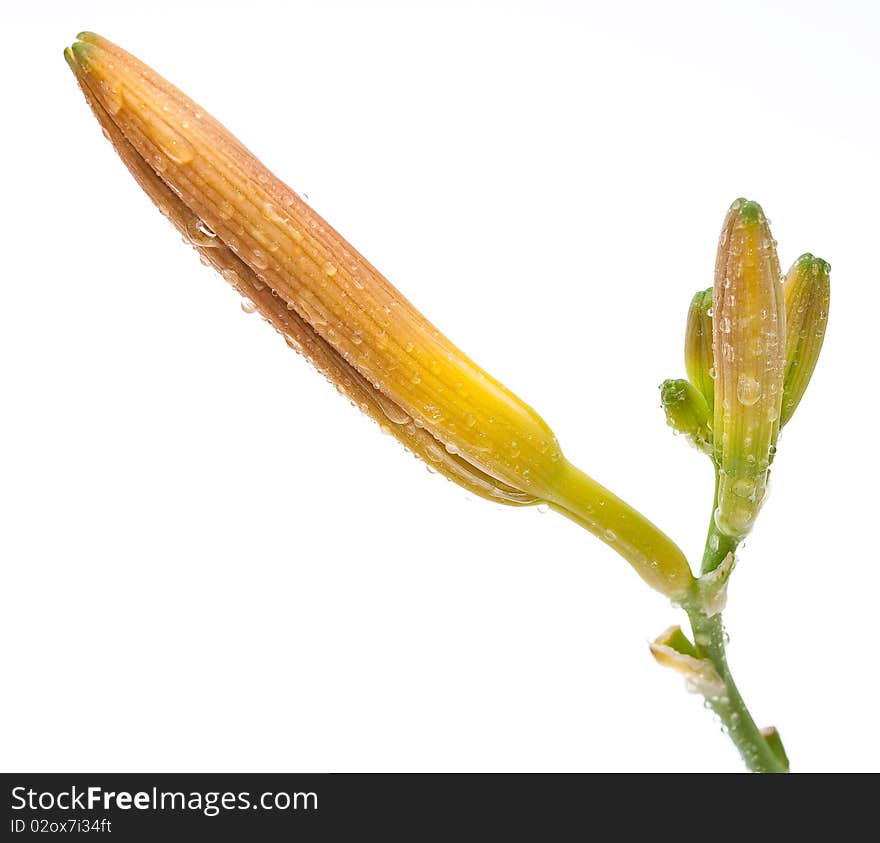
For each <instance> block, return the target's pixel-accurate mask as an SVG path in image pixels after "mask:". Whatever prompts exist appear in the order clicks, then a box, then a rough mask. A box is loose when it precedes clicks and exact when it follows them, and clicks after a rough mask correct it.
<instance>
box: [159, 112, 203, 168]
mask: <svg viewBox="0 0 880 843" xmlns="http://www.w3.org/2000/svg"><path fill="white" fill-rule="evenodd" d="M160 123H161V121H159V123H157V124H156V125H155V126H154V128H153V137H154V138H155V141H156V145H157V146H158V147H159V149H161V150H162V152H164V153H165V154H166V155H167V156H168V157H169V158H170V159H171V160H172V161H173V162H174V163H175V164H189V163H190V161H192V160H193V158H195V157H196V151H195V150H194V149H193V148H192V147H191V146H190V145H189V142H188V141H186V140H185V139H184V138H183V137H182V136H181V135H179V134H177V132H175V131H174V129H172V128H171V127H170V126H168V125H167V124H164V123H161V125H160Z"/></svg>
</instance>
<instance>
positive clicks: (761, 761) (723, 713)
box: [685, 473, 788, 773]
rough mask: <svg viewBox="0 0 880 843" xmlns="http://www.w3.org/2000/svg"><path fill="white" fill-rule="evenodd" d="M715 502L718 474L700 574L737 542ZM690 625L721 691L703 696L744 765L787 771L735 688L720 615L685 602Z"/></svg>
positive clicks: (779, 751) (765, 770)
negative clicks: (724, 528)
mask: <svg viewBox="0 0 880 843" xmlns="http://www.w3.org/2000/svg"><path fill="white" fill-rule="evenodd" d="M717 504H718V477H717V473H716V477H715V497H714V500H713V503H712V518H711V520H710V522H709V531H708V535H707V537H706V548H705V551H704V553H703V564H702V566H701V570H702V572H703V573H704V574H706V573H709V572H710V571H714V570H715V569H716V568H717V567H718V566H719V565H720V564H721V563H722V562H723V561H724V559H725V558H726V557H727V554H728V553H733V552H735V551H736V547H737V542H736V541H735V540H733V539H731V538H730V537H729V536H725V535H724V534H722V533H721V532H720V531H719V530H718V528H717V526H716V525H715V517H714V515H715V507H716V506H717ZM685 608H686V609H687V613H688V617H689V618H690V621H691V627H692V628H693V631H694V643H695V644H696V646H697V647H698V648H699V651H700V655H701V656H702V657H703V658H706V659H708V660H709V661H710V662H711V663H712V666H713V667H714V668H715V670H716V671H717V672H718V675H719V676H720V677H721V680H722V681H723V682H724V691H723V692H722V693H721V694H719V695H718V696H713V697H707V698H706V699H707V702H708V704H709V706H710V707H711V709H712V711H714V712H715V714H717V715H718V717H719V718H720V719H721V723H722V726H723V727H724V729H725V731H726V732H727V734H728V735H729V736H730V739H731V741H733V744H734V746H736V748H737V749H738V750H739V753H740V755H741V756H742V759H743V761H744V762H745V764H746V766H747V767H748V768H749V770H751V771H752V772H754V773H787V772H788V759H787V758H786V757H785V751H784V750H783V749H782V744H781V742H779V741H778V736H777V739H776V742H777V743H778V748H774V747H773V746H771V744H770V743H768V741H767V739H766V738H765V736H764V735H763V734H761V730H760V729H759V728H758V726H757V725H756V723H755V721H754V719H753V718H752V715H751V714H750V713H749V710H748V708H746V704H745V702H744V701H743V698H742V697H741V696H740V693H739V689H738V688H737V687H736V683H735V682H734V681H733V676H732V675H731V673H730V667H729V666H728V664H727V655H726V653H725V649H724V648H725V635H724V628H723V626H722V623H721V615H720V614H716V615H713V616H712V617H708V616H707V615H706V614H705V613H704V612H703V611H702V610H701V608H700V607H698V606H694V605H691V606H686V607H685Z"/></svg>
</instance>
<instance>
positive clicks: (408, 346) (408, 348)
mask: <svg viewBox="0 0 880 843" xmlns="http://www.w3.org/2000/svg"><path fill="white" fill-rule="evenodd" d="M404 348H405V349H406V351H407V353H409V352H411V351H412V350H413V349H414V348H415V346H414V345H413V344H412V343H411V342H408V343H407V344H406V345H405V346H404Z"/></svg>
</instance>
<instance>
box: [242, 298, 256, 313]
mask: <svg viewBox="0 0 880 843" xmlns="http://www.w3.org/2000/svg"><path fill="white" fill-rule="evenodd" d="M241 309H242V310H243V311H244V312H245V313H253V312H254V311H255V310H256V309H257V306H256V305H255V304H254V303H253V302H252V301H251V300H250V299H242V300H241Z"/></svg>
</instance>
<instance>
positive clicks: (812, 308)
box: [780, 254, 831, 425]
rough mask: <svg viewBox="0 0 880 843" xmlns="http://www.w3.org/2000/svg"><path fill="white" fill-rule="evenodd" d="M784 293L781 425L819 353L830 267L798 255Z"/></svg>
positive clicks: (803, 389) (790, 413)
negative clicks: (783, 366) (784, 323)
mask: <svg viewBox="0 0 880 843" xmlns="http://www.w3.org/2000/svg"><path fill="white" fill-rule="evenodd" d="M783 290H784V292H785V321H786V328H785V335H786V336H785V379H784V384H783V387H782V414H781V416H780V425H785V424H787V423H788V420H789V419H790V418H791V417H792V416H793V415H794V411H795V410H796V409H797V406H798V404H800V402H801V398H803V397H804V392H806V389H807V384H809V382H810V378H811V377H812V375H813V369H815V368H816V361H817V360H818V359H819V352H820V351H821V350H822V343H823V341H824V340H825V328H826V326H827V325H828V305H829V303H830V300H831V267H830V266H829V265H828V264H827V263H826V262H825V261H823V260H822V259H821V258H816V257H813V255H810V254H806V255H801V256H800V257H799V258H798V259H797V260H796V261H795V262H794V265H793V266H792V268H791V269H790V270H789V271H788V275H786V277H785V284H784V285H783Z"/></svg>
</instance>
